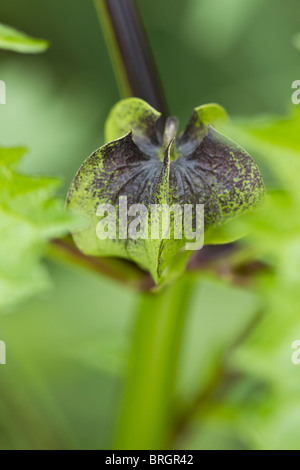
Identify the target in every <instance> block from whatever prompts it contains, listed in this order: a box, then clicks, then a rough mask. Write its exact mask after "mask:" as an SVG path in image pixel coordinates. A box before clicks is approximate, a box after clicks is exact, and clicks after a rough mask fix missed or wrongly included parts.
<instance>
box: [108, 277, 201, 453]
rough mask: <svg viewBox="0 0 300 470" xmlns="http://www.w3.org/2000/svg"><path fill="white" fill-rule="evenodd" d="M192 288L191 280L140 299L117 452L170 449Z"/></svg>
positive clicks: (116, 447)
mask: <svg viewBox="0 0 300 470" xmlns="http://www.w3.org/2000/svg"><path fill="white" fill-rule="evenodd" d="M192 287H193V282H192V280H191V277H190V276H188V275H187V276H185V277H184V278H182V279H181V280H180V281H178V282H177V283H175V284H174V285H173V286H170V287H168V288H167V289H166V290H164V291H163V292H161V293H159V294H156V295H154V294H143V295H142V296H141V304H140V307H139V311H138V315H137V321H136V326H135V331H134V334H133V340H132V347H131V353H130V358H129V367H128V375H127V383H126V386H125V394H124V400H123V403H122V410H121V417H120V422H119V426H118V430H117V436H116V441H115V446H114V448H115V449H118V450H129V449H137V450H143V449H144V450H145V449H147V450H149V449H151V450H159V449H165V448H166V446H167V445H168V442H169V439H170V435H171V434H172V428H173V425H174V421H173V418H174V398H175V397H174V395H175V388H176V387H175V383H176V375H177V368H178V359H179V352H180V346H181V339H182V334H183V330H184V323H185V318H186V315H187V310H188V305H189V299H190V297H191V291H192Z"/></svg>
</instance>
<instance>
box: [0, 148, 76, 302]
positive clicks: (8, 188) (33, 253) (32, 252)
mask: <svg viewBox="0 0 300 470" xmlns="http://www.w3.org/2000/svg"><path fill="white" fill-rule="evenodd" d="M24 152H25V150H24V149H22V148H20V149H4V148H0V308H1V309H2V308H3V307H7V306H11V305H13V304H14V303H16V302H18V301H20V300H23V299H25V298H27V297H29V296H31V295H32V294H33V293H35V292H38V291H40V290H41V289H44V288H45V287H46V285H48V276H47V273H46V271H45V270H44V269H43V267H42V266H41V265H40V264H39V260H40V258H41V256H42V255H43V254H44V252H45V249H46V247H47V243H48V241H49V240H51V239H53V238H56V237H59V236H62V235H64V234H65V233H67V231H68V229H69V228H71V227H72V226H73V227H74V219H73V216H71V215H70V214H68V213H67V212H66V211H65V209H64V207H63V204H62V201H61V200H60V199H58V198H56V197H55V193H56V191H57V188H58V186H59V184H60V183H59V181H58V180H56V179H54V178H40V177H31V176H27V175H23V174H21V173H18V171H17V167H18V163H19V161H20V158H21V157H22V155H23V154H24Z"/></svg>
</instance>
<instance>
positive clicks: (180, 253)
mask: <svg viewBox="0 0 300 470" xmlns="http://www.w3.org/2000/svg"><path fill="white" fill-rule="evenodd" d="M159 116H160V115H159V113H157V112H156V111H155V110H153V108H151V107H150V106H149V105H148V104H147V103H144V102H143V101H141V100H139V99H136V98H133V99H127V100H124V101H121V102H120V103H118V104H117V105H116V106H115V107H114V108H113V110H112V112H111V114H110V116H109V118H108V122H107V125H106V135H107V138H108V139H114V140H113V141H111V142H110V143H108V144H106V145H105V146H104V147H101V148H100V149H99V150H97V151H96V152H94V153H93V154H92V155H91V157H90V158H88V159H87V160H86V162H85V163H84V164H83V165H82V167H81V168H80V170H79V172H78V173H77V175H76V177H75V179H74V181H73V183H72V185H71V188H70V191H69V194H68V206H69V207H70V208H72V209H74V210H77V211H78V212H79V213H81V214H82V215H84V216H86V217H87V219H88V220H89V224H88V225H87V227H86V228H85V229H84V230H81V231H79V232H77V233H75V234H74V239H75V242H76V243H77V245H78V247H79V248H80V249H81V250H82V251H83V252H84V253H86V254H88V255H94V256H118V257H123V258H128V259H130V260H132V261H134V262H135V263H137V264H139V265H140V266H141V267H142V268H144V269H146V270H148V271H150V273H151V275H152V277H153V279H154V280H155V282H156V283H157V284H159V283H161V282H163V280H164V281H166V280H167V279H168V278H170V277H173V276H174V275H175V276H176V275H178V274H179V273H181V272H182V270H183V268H184V265H185V264H186V262H187V259H188V257H189V256H190V255H191V253H186V252H185V250H184V247H185V246H186V244H187V243H188V240H187V238H186V237H185V231H184V230H183V220H184V217H182V219H181V220H180V217H179V218H178V217H176V216H175V215H174V214H173V213H171V217H169V225H170V234H171V236H170V237H169V238H166V237H164V236H163V234H162V233H160V235H159V236H157V237H156V239H153V236H152V227H153V226H152V221H153V220H154V225H155V227H156V230H158V228H159V226H162V216H161V215H157V216H156V217H153V216H152V213H151V211H152V205H154V204H156V205H163V204H164V205H168V206H169V208H170V207H172V206H173V208H174V207H176V208H178V207H179V209H180V210H181V211H182V213H183V210H184V206H185V205H187V204H189V205H190V206H192V207H193V210H194V213H193V214H191V216H190V219H189V222H190V223H191V224H192V226H193V229H195V228H197V229H198V232H199V233H198V240H197V242H198V243H200V242H201V238H202V237H201V235H202V234H201V229H202V232H203V220H202V221H201V220H200V219H199V220H198V219H196V216H195V208H196V206H197V205H199V204H202V205H204V206H205V215H204V222H205V227H206V229H208V228H210V229H212V228H215V227H219V226H220V225H222V224H223V223H224V222H225V221H227V220H230V219H231V218H233V217H235V216H237V215H239V214H242V213H244V212H245V211H247V210H250V209H253V208H255V207H256V206H257V205H258V204H260V202H261V200H262V198H263V195H264V184H263V181H262V178H261V175H260V172H259V170H258V168H257V166H256V165H255V163H254V162H253V160H252V159H251V157H250V156H249V155H248V154H247V153H246V152H245V151H244V150H243V149H242V148H241V147H239V146H238V145H237V144H235V143H234V142H233V141H231V140H229V139H227V138H226V137H224V136H223V135H221V134H220V133H219V132H217V131H216V130H215V129H214V128H213V127H212V126H211V123H217V122H218V121H220V120H223V119H224V118H225V117H226V113H225V111H224V109H223V108H221V107H220V106H218V105H215V104H210V105H206V106H201V107H199V108H196V109H195V111H194V113H193V115H192V117H191V120H190V122H189V123H188V125H187V127H186V129H185V131H184V132H183V133H182V134H180V135H179V136H177V127H178V121H177V119H176V118H172V117H171V118H168V119H167V121H166V125H165V132H164V136H162V135H161V133H160V131H159V129H158V126H157V123H158V119H159ZM124 133H125V135H124ZM126 133H127V134H126ZM120 197H126V198H127V205H128V208H129V207H130V206H132V205H134V204H142V205H143V206H144V207H146V208H147V210H148V215H149V214H150V213H151V218H150V215H149V217H148V219H145V218H144V219H143V223H142V224H140V227H142V226H143V230H144V233H146V234H147V237H148V238H147V239H143V237H142V236H138V237H136V238H135V239H132V237H130V236H129V237H128V238H127V239H123V238H125V237H122V236H120V232H119V231H118V230H116V227H117V229H118V227H119V222H120V219H119V218H118V216H119V211H120V210H121V209H120V205H121V203H120V202H119V201H120ZM102 204H109V205H111V206H113V209H112V211H113V212H114V211H115V214H116V215H117V221H116V222H117V223H116V227H115V226H114V225H113V224H112V225H110V228H111V229H112V234H111V235H112V236H109V235H107V237H106V238H105V236H102V237H101V239H99V238H98V236H97V233H96V228H97V225H98V223H99V222H100V219H99V214H98V216H97V209H98V207H99V206H100V205H102ZM101 215H102V216H104V213H103V214H101ZM200 218H201V217H200ZM198 221H201V222H202V227H199V224H198V225H197V223H198ZM134 222H135V219H134V217H133V216H132V215H130V217H129V218H128V221H127V222H126V223H127V226H126V229H127V227H129V226H131V225H132V223H134ZM101 223H102V222H101ZM178 224H179V225H178ZM177 228H181V233H182V234H183V236H182V238H178V237H176V236H175V230H176V229H177ZM126 231H127V230H126ZM177 233H178V232H177ZM144 238H145V237H144ZM222 242H224V240H223V239H222Z"/></svg>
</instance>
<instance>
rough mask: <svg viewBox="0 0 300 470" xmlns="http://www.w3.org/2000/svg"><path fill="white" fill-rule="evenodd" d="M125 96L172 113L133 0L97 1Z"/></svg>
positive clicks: (166, 112)
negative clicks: (138, 99) (139, 99)
mask: <svg viewBox="0 0 300 470" xmlns="http://www.w3.org/2000/svg"><path fill="white" fill-rule="evenodd" d="M94 2H95V5H96V8H97V10H98V12H99V17H100V21H101V24H102V28H103V31H104V35H105V38H106V42H107V45H108V48H109V51H110V55H111V59H112V63H113V67H114V70H115V74H116V78H117V81H118V84H119V88H120V92H121V95H122V96H123V97H129V96H135V97H137V98H141V99H143V100H145V101H147V102H148V103H149V104H151V106H153V107H154V108H155V109H157V110H158V111H160V112H161V113H162V114H163V116H164V118H166V117H167V116H168V115H169V112H168V108H167V104H166V100H165V97H164V94H163V91H162V87H161V83H160V80H159V77H158V73H157V69H156V67H155V63H154V60H153V56H152V52H151V49H150V46H149V43H148V41H147V38H146V35H145V31H144V29H143V27H142V22H141V18H140V16H139V14H138V12H137V9H136V7H135V4H134V2H133V0H94Z"/></svg>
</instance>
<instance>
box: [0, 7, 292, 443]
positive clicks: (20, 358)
mask: <svg viewBox="0 0 300 470" xmlns="http://www.w3.org/2000/svg"><path fill="white" fill-rule="evenodd" d="M138 4H139V6H140V10H141V12H142V15H143V18H144V20H145V25H146V29H147V31H148V34H149V38H150V41H151V44H152V46H153V50H154V54H155V57H156V59H157V63H158V68H159V70H160V74H161V77H162V81H163V85H164V88H165V91H166V95H167V99H168V102H169V105H170V109H171V112H172V113H173V114H176V115H178V116H179V117H180V119H181V125H182V127H183V126H184V125H185V123H186V121H187V119H188V118H189V116H190V114H191V110H192V109H193V108H194V107H195V106H197V105H200V104H202V103H205V102H211V101H213V102H219V103H220V104H222V105H223V106H224V107H225V108H226V109H227V110H228V111H229V113H230V114H231V116H233V118H234V119H233V123H234V125H233V126H231V127H230V129H228V132H230V133H231V136H232V138H234V139H235V140H236V141H238V142H239V143H240V144H241V145H243V146H244V147H245V148H247V150H248V151H249V152H250V153H251V154H252V156H253V157H254V158H255V160H256V161H257V163H258V164H259V166H260V168H261V169H262V170H263V173H264V177H265V180H266V182H267V186H268V189H269V198H268V200H267V203H266V206H265V208H264V209H263V211H262V212H259V213H258V214H257V215H256V216H253V217H250V218H249V219H247V220H245V221H243V222H241V223H243V224H246V225H249V226H250V228H251V235H250V236H249V237H248V238H247V239H246V240H245V241H244V246H245V253H246V254H247V256H248V257H249V259H252V260H253V259H257V260H260V261H261V260H263V261H266V262H267V263H268V265H270V266H271V269H269V270H266V271H262V272H261V273H260V274H259V275H256V276H255V277H254V279H253V281H252V284H251V286H250V287H249V286H248V287H247V288H246V287H242V286H240V287H237V286H235V287H234V286H232V284H231V282H230V280H231V279H230V278H228V279H227V282H226V275H225V276H223V279H224V278H225V281H224V280H220V279H219V278H217V277H215V276H213V275H208V274H204V273H201V274H200V273H199V274H195V273H194V274H189V276H192V277H193V278H195V287H194V294H193V299H192V304H191V306H190V309H189V315H188V322H187V325H186V329H185V331H184V347H183V348H182V353H181V357H180V368H179V371H178V381H177V395H178V407H177V409H178V411H183V415H184V416H187V417H188V418H189V419H188V420H187V421H183V422H181V426H179V427H178V429H177V430H176V433H174V436H173V442H172V445H173V446H174V447H175V448H180V449H191V448H196V449H198V448H199V449H247V448H248V449H256V448H258V449H298V450H299V449H300V435H299V434H300V433H299V429H300V427H299V419H300V402H299V389H300V380H299V373H300V372H299V371H300V369H299V367H300V366H298V367H297V366H295V365H293V364H292V362H291V355H292V352H293V351H292V349H291V344H292V342H293V341H295V340H297V339H300V312H299V306H300V297H299V295H300V294H299V292H300V289H299V269H300V242H299V233H300V227H299V208H298V207H299V206H298V202H299V198H300V192H299V191H300V190H299V183H298V178H299V176H300V171H299V170H300V168H299V165H300V164H299V162H300V142H299V124H300V120H299V111H298V109H297V108H295V107H294V108H293V109H292V111H290V103H291V101H290V100H291V84H292V82H293V81H294V80H297V79H299V78H300V77H299V74H300V70H299V62H300V55H299V51H298V50H297V49H296V48H295V47H293V41H294V39H293V38H294V37H295V34H297V33H298V32H299V19H298V18H299V14H298V13H299V1H298V0H287V1H286V2H282V1H281V0H260V1H258V0H256V1H254V0H247V1H246V0H245V1H243V2H238V1H237V0H235V1H234V0H226V2H225V1H224V0H213V1H207V0H193V1H192V0H189V1H188V2H183V1H181V0H173V1H172V9H171V12H170V4H169V2H166V1H165V2H162V1H159V0H152V1H151V2H148V1H147V0H138ZM224 5H226V8H225V7H224ZM0 12H1V21H2V22H3V23H5V24H11V25H14V26H15V27H17V28H18V29H20V30H22V31H28V32H30V34H31V35H33V36H36V37H45V38H47V39H49V41H50V43H51V49H50V50H49V52H47V54H46V55H44V56H43V57H39V56H34V57H27V56H26V57H23V56H22V57H21V56H16V55H12V54H10V53H9V52H1V54H0V61H1V70H0V79H1V80H4V81H5V82H6V84H7V105H5V106H1V107H0V142H1V146H11V147H15V146H16V145H22V146H23V145H26V147H28V148H29V149H30V152H29V154H28V156H27V158H26V159H25V160H24V163H23V164H22V169H23V171H25V172H26V173H27V172H30V173H32V174H39V173H41V174H46V175H50V174H53V175H56V176H62V177H64V179H65V186H64V187H63V189H62V191H63V193H64V194H65V192H66V188H67V187H68V185H69V183H70V181H71V180H72V178H73V176H74V174H75V172H76V171H77V169H78V167H79V166H80V164H81V163H82V161H83V160H84V159H85V158H86V157H87V156H88V155H89V154H90V153H91V152H92V151H93V150H94V149H95V148H97V147H99V146H100V145H102V143H103V125H104V120H105V117H106V115H107V114H108V111H109V109H110V108H111V106H112V105H113V104H114V103H115V102H116V101H117V100H118V98H119V97H118V92H117V87H116V84H115V81H114V78H113V73H112V69H111V66H110V63H109V58H108V55H107V51H106V47H105V44H104V41H103V38H102V35H101V31H100V29H99V25H98V22H97V17H96V14H95V12H94V8H93V4H92V2H90V1H82V0H81V1H80V0H72V2H68V1H66V0H60V1H58V0H51V2H50V0H46V1H44V2H40V1H38V0H25V1H24V0H22V1H21V0H10V1H9V2H7V1H5V0H0ZM228 12H231V14H228ZM258 115H259V116H264V117H259V118H257V117H253V116H258ZM271 115H277V116H280V115H281V117H266V116H271ZM284 115H287V117H282V116H284ZM238 116H243V119H241V118H239V117H238ZM237 223H240V222H239V221H237ZM47 264H48V269H49V270H50V273H51V275H52V276H51V277H52V279H53V287H52V290H50V291H48V293H45V294H42V295H40V296H39V297H37V298H36V299H35V300H32V301H30V302H27V303H25V304H23V305H22V306H21V307H18V308H17V309H16V311H15V313H14V314H13V315H7V316H1V317H0V339H1V340H4V341H5V342H6V345H7V362H8V364H7V366H0V416H1V418H0V448H1V449H20V448H22V449H31V448H34V449H48V448H49V449H65V448H80V449H88V448H108V447H109V446H111V443H112V436H113V433H114V428H115V423H116V419H117V415H118V410H119V403H120V395H121V393H122V384H123V379H124V374H125V372H126V364H127V357H128V346H129V343H130V339H131V332H132V327H133V324H134V321H135V311H136V308H137V304H138V303H139V301H140V294H137V293H136V292H135V291H133V290H131V289H129V288H125V287H123V286H121V285H120V284H118V283H114V282H112V281H110V280H108V279H106V278H104V277H100V276H96V275H95V274H90V273H86V272H81V271H77V270H76V269H73V268H69V267H63V266H60V265H57V264H55V263H50V262H48V263H47ZM145 406H147V404H145Z"/></svg>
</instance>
